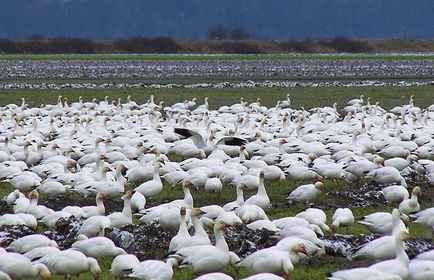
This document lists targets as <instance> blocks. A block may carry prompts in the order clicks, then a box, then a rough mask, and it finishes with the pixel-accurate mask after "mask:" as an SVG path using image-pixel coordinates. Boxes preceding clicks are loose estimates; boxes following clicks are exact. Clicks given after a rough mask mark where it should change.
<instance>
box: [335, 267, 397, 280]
mask: <svg viewBox="0 0 434 280" xmlns="http://www.w3.org/2000/svg"><path fill="white" fill-rule="evenodd" d="M327 279H329V280H366V279H369V280H402V278H401V277H399V276H398V275H394V274H389V273H384V272H381V271H379V270H376V269H373V268H368V267H361V268H353V269H348V270H341V271H336V272H333V273H331V276H330V277H329V278H327Z"/></svg>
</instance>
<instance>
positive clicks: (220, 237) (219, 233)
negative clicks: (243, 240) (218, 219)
mask: <svg viewBox="0 0 434 280" xmlns="http://www.w3.org/2000/svg"><path fill="white" fill-rule="evenodd" d="M214 235H215V242H216V243H215V246H216V248H217V249H219V250H222V251H225V252H229V246H228V244H227V243H226V239H225V236H224V233H223V230H222V229H219V228H215V229H214Z"/></svg>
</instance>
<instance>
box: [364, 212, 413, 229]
mask: <svg viewBox="0 0 434 280" xmlns="http://www.w3.org/2000/svg"><path fill="white" fill-rule="evenodd" d="M400 217H401V219H400V221H398V223H399V226H400V228H401V229H402V230H405V229H406V228H407V227H406V225H405V223H404V222H403V221H405V222H406V223H407V222H409V221H410V219H409V218H408V216H407V215H404V214H401V215H400ZM358 223H359V224H361V225H364V226H366V227H367V228H368V230H369V231H371V232H373V233H379V234H389V233H391V232H392V229H393V219H392V214H391V213H388V212H375V213H372V214H369V215H366V216H363V218H362V220H360V221H358Z"/></svg>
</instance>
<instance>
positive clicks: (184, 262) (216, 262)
mask: <svg viewBox="0 0 434 280" xmlns="http://www.w3.org/2000/svg"><path fill="white" fill-rule="evenodd" d="M227 226H228V225H227V224H226V223H225V222H223V221H217V222H216V223H215V225H214V235H215V240H216V245H215V246H212V245H200V246H192V247H186V248H182V249H180V250H178V251H176V252H174V254H172V255H171V257H175V258H177V259H178V261H179V262H180V267H181V268H182V267H188V268H189V269H191V270H192V271H193V272H194V273H197V274H202V273H207V272H215V271H219V270H222V269H223V268H224V267H226V266H227V265H228V264H229V262H230V261H231V255H230V254H229V247H228V244H227V243H226V240H225V237H224V235H223V230H224V229H225V228H226V227H227Z"/></svg>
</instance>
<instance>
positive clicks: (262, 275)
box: [242, 273, 285, 280]
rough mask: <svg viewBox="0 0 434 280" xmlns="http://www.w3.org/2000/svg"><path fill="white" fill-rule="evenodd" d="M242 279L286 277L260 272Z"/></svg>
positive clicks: (268, 279)
mask: <svg viewBox="0 0 434 280" xmlns="http://www.w3.org/2000/svg"><path fill="white" fill-rule="evenodd" d="M242 280H285V279H284V278H282V277H280V276H277V275H276V274H272V273H259V274H255V275H253V276H250V277H247V278H243V279H242Z"/></svg>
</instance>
